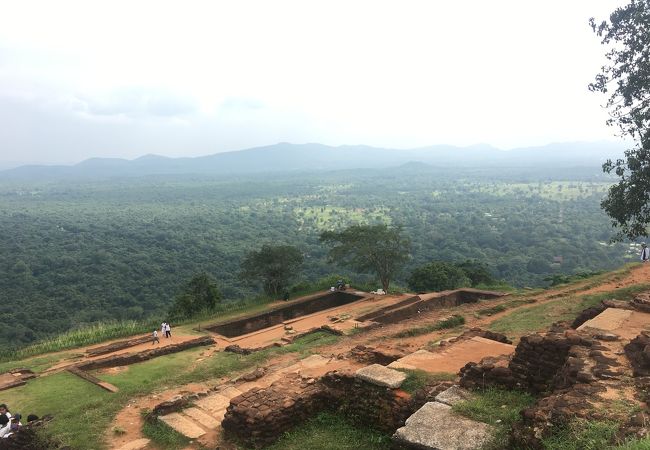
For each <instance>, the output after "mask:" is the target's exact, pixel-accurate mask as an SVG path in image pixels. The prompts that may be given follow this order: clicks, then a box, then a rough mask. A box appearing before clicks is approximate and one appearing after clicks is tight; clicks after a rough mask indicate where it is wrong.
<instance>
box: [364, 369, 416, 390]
mask: <svg viewBox="0 0 650 450" xmlns="http://www.w3.org/2000/svg"><path fill="white" fill-rule="evenodd" d="M356 377H357V378H359V379H361V380H364V381H367V382H368V383H372V384H374V385H377V386H386V387H389V388H391V389H396V388H398V387H400V386H401V385H402V383H403V382H404V380H405V379H406V374H405V373H404V372H399V371H397V370H394V369H389V368H388V367H384V366H382V365H380V364H372V365H370V366H367V367H363V368H361V369H359V370H357V372H356Z"/></svg>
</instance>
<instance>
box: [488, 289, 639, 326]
mask: <svg viewBox="0 0 650 450" xmlns="http://www.w3.org/2000/svg"><path fill="white" fill-rule="evenodd" d="M648 289H650V284H641V285H635V286H631V287H628V288H624V289H617V290H615V291H611V292H604V293H600V294H594V295H583V296H578V297H575V296H567V297H560V298H557V299H555V300H551V301H548V302H546V303H543V304H540V305H536V306H531V307H530V308H524V309H520V310H516V311H513V312H512V313H510V314H508V315H506V316H504V317H501V318H499V319H497V320H495V321H494V322H492V323H491V324H490V326H489V328H490V330H492V331H496V332H499V333H505V334H508V335H510V334H518V335H520V334H522V333H528V332H532V331H538V330H543V329H546V328H548V327H549V326H550V325H551V324H552V323H554V322H557V321H560V320H568V321H572V320H573V319H575V318H576V316H577V315H578V314H579V313H580V312H581V311H582V310H584V309H586V308H589V307H591V306H595V305H597V304H599V303H600V302H601V301H603V300H606V299H618V300H627V299H631V298H632V297H633V296H634V295H636V294H638V293H639V292H642V291H646V290H648Z"/></svg>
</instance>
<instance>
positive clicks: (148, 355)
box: [75, 336, 214, 370]
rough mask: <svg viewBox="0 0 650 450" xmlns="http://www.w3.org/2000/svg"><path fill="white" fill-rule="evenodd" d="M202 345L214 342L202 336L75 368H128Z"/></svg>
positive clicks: (102, 359) (79, 365) (103, 359)
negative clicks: (131, 365)
mask: <svg viewBox="0 0 650 450" xmlns="http://www.w3.org/2000/svg"><path fill="white" fill-rule="evenodd" d="M202 345H214V340H213V339H212V338H211V337H210V336H202V337H199V338H196V339H191V340H189V341H185V342H181V343H179V344H173V345H167V346H165V347H159V348H154V349H151V350H147V351H144V352H139V353H128V354H125V355H115V356H109V357H107V358H101V359H95V360H93V361H88V362H86V363H83V364H78V365H77V366H75V367H76V368H77V369H80V370H96V369H105V368H107V367H119V366H128V365H130V364H135V363H139V362H142V361H147V360H149V359H152V358H157V357H158V356H163V355H169V354H171V353H176V352H181V351H183V350H187V349H189V348H194V347H199V346H202Z"/></svg>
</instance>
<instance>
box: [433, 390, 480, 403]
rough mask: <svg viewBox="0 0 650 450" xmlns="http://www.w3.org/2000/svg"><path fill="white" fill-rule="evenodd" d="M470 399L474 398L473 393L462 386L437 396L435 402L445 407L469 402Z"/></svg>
mask: <svg viewBox="0 0 650 450" xmlns="http://www.w3.org/2000/svg"><path fill="white" fill-rule="evenodd" d="M470 398H472V393H471V392H469V391H467V390H465V389H463V388H462V387H460V386H452V387H450V388H449V389H447V390H445V391H442V392H441V393H440V394H438V395H436V398H435V400H436V401H437V402H440V403H444V404H445V405H449V406H454V405H455V404H456V403H458V402H462V401H465V400H469V399H470Z"/></svg>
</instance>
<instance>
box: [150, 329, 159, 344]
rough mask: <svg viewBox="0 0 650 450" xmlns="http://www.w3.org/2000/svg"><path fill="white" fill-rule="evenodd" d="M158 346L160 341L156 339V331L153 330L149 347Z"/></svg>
mask: <svg viewBox="0 0 650 450" xmlns="http://www.w3.org/2000/svg"><path fill="white" fill-rule="evenodd" d="M156 344H160V339H158V330H153V340H152V342H151V345H156Z"/></svg>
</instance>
